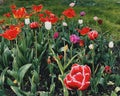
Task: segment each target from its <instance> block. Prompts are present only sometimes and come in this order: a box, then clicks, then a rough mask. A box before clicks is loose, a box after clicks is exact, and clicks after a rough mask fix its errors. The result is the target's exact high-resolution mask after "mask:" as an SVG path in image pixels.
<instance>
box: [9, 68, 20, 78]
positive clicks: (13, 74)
mask: <svg viewBox="0 0 120 96" xmlns="http://www.w3.org/2000/svg"><path fill="white" fill-rule="evenodd" d="M7 73H8V74H9V75H11V76H12V77H14V78H15V79H16V78H18V75H17V71H14V70H12V71H11V70H7Z"/></svg>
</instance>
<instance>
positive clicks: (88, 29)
mask: <svg viewBox="0 0 120 96" xmlns="http://www.w3.org/2000/svg"><path fill="white" fill-rule="evenodd" d="M90 30H91V28H89V27H84V28H82V29H81V30H80V29H77V31H78V32H79V33H80V34H81V35H83V36H84V35H86V34H87V33H88V32H90Z"/></svg>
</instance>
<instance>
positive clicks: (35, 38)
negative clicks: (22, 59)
mask: <svg viewBox="0 0 120 96" xmlns="http://www.w3.org/2000/svg"><path fill="white" fill-rule="evenodd" d="M35 57H36V58H37V31H36V30H35Z"/></svg>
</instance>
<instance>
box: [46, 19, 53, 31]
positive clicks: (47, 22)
mask: <svg viewBox="0 0 120 96" xmlns="http://www.w3.org/2000/svg"><path fill="white" fill-rule="evenodd" d="M45 28H46V29H47V30H50V29H51V28H52V24H51V22H49V21H46V22H45Z"/></svg>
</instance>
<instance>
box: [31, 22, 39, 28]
mask: <svg viewBox="0 0 120 96" xmlns="http://www.w3.org/2000/svg"><path fill="white" fill-rule="evenodd" d="M29 26H30V28H31V29H35V28H38V27H39V23H38V22H32V23H30V25H29Z"/></svg>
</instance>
